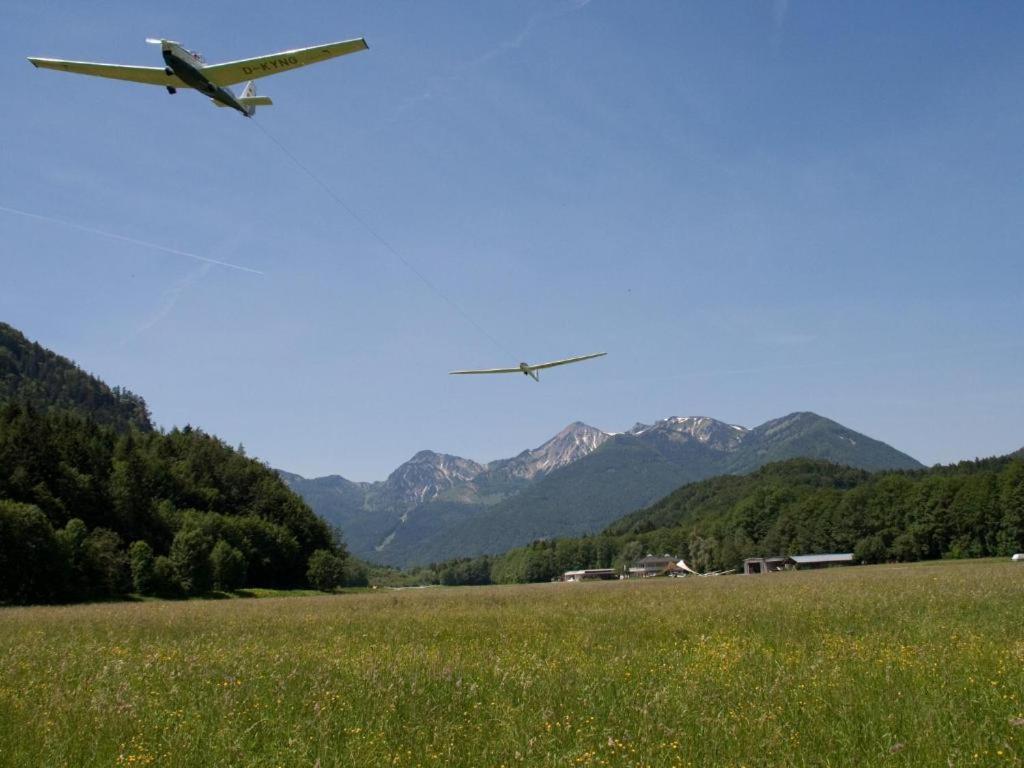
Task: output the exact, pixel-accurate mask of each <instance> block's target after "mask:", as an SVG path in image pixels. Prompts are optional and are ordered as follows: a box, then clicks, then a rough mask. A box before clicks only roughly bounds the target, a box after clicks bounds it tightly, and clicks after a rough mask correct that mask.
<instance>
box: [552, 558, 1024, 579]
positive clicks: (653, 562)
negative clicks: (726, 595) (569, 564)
mask: <svg viewBox="0 0 1024 768" xmlns="http://www.w3.org/2000/svg"><path fill="white" fill-rule="evenodd" d="M1013 559H1014V560H1017V559H1022V560H1024V555H1014V558H1013ZM853 564H854V556H853V553H852V552H842V553H828V554H818V555H779V556H776V557H748V558H747V559H746V560H744V561H743V573H744V575H747V576H751V575H754V574H765V573H774V572H777V571H802V570H812V569H817V568H829V567H831V566H837V565H853ZM729 573H733V571H732V570H729V571H712V572H709V573H698V572H697V571H695V570H694V569H693V568H691V567H690V566H689V565H687V564H686V561H684V560H683V559H681V558H677V557H673V556H672V555H669V554H664V555H651V554H648V555H646V556H644V557H641V558H639V559H637V560H635V561H633V563H632V564H630V565H629V566H628V567H626V568H624V569H623V570H622V571H619V570H616V569H615V568H585V569H580V570H574V571H566V572H565V573H564V574H562V581H573V582H576V581H611V580H614V579H650V578H655V577H659V576H674V577H681V576H724V575H726V574H729Z"/></svg>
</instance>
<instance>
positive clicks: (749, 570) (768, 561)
mask: <svg viewBox="0 0 1024 768" xmlns="http://www.w3.org/2000/svg"><path fill="white" fill-rule="evenodd" d="M832 565H853V553H852V552H844V553H841V554H824V555H788V556H780V557H748V558H747V559H746V560H744V561H743V573H744V575H747V576H749V575H751V574H754V573H772V572H773V571H789V570H795V571H801V570H805V569H810V568H828V567H829V566H832Z"/></svg>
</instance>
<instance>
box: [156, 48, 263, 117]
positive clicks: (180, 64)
mask: <svg viewBox="0 0 1024 768" xmlns="http://www.w3.org/2000/svg"><path fill="white" fill-rule="evenodd" d="M178 51H181V52H182V53H184V54H185V55H184V56H180V55H178ZM163 55H164V63H165V64H166V65H167V74H168V75H170V74H175V75H177V76H178V77H179V78H180V79H181V81H182V82H183V83H185V84H186V85H189V86H191V87H192V88H195V89H196V90H197V91H198V92H199V93H205V94H206V95H207V96H209V97H210V98H211V99H213V100H214V101H219V102H220V103H221V104H223V105H224V106H225V107H231V108H232V109H237V110H238V111H239V112H241V113H242V114H243V115H245V116H246V117H252V113H253V110H252V108H251V107H246V106H245V105H244V104H242V103H241V102H240V101H239V100H238V98H237V97H236V96H235V94H233V93H232V92H231V89H230V88H224V87H222V86H219V85H215V84H214V83H211V82H210V81H209V80H208V79H207V78H206V76H205V75H203V65H202V64H201V63H200V62H199V61H197V60H196V58H195V57H194V56H193V55H192V54H189V53H188V52H187V51H185V50H184V49H181V48H177V47H176V46H175V47H173V48H171V47H168V48H164V49H163ZM172 93H173V91H172Z"/></svg>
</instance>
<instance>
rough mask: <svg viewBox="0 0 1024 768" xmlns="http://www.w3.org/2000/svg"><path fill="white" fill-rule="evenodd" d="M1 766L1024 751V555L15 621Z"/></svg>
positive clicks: (983, 757)
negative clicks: (1020, 558) (1023, 558)
mask: <svg viewBox="0 0 1024 768" xmlns="http://www.w3.org/2000/svg"><path fill="white" fill-rule="evenodd" d="M0 764H2V765H3V766H76V767H77V766H143V765H174V766H178V765H181V766H211V765H217V766H320V768H327V767H328V766H389V765H391V766H517V765H533V766H604V765H609V766H677V765H678V766H755V765H773V766H873V765H882V766H889V765H892V766H960V765H1006V766H1012V765H1016V766H1020V765H1024V564H1019V563H1009V562H1002V561H1001V562H943V563H935V564H917V565H911V566H861V567H854V568H845V569H833V570H829V571H819V572H803V573H785V574H773V575H770V576H763V577H738V576H737V577H719V578H706V579H696V578H693V579H679V580H676V579H659V580H649V581H646V582H640V583H637V582H630V583H626V582H610V583H592V584H540V585H532V586H506V587H465V588H429V589H408V590H401V591H390V590H387V591H385V590H377V591H375V592H368V593H363V594H354V595H338V596H301V597H286V598H267V599H251V600H222V601H188V602H159V601H156V602H144V603H120V604H98V605H79V606H69V607H36V608H8V609H3V610H0Z"/></svg>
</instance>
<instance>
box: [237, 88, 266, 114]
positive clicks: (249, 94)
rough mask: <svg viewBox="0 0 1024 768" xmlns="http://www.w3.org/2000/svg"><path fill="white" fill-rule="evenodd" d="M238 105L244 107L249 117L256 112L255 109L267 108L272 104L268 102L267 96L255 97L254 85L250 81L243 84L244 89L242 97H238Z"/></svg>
mask: <svg viewBox="0 0 1024 768" xmlns="http://www.w3.org/2000/svg"><path fill="white" fill-rule="evenodd" d="M238 103H239V104H241V105H242V106H243V107H245V109H246V112H248V113H249V116H250V117H251V116H252V114H253V113H254V112H255V111H256V107H269V106H270V105H271V104H273V103H274V102H273V101H271V100H270V97H269V96H257V95H256V83H255V82H254V81H252V80H250V81H249V82H248V83H246V84H245V88H243V89H242V95H241V96H239V97H238Z"/></svg>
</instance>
